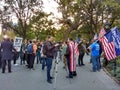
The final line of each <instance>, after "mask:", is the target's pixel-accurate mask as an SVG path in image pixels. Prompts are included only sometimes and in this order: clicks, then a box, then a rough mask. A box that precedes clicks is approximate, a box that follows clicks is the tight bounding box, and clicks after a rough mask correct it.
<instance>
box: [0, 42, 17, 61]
mask: <svg viewBox="0 0 120 90" xmlns="http://www.w3.org/2000/svg"><path fill="white" fill-rule="evenodd" d="M0 50H1V52H2V54H1V56H2V57H1V59H2V60H11V59H12V58H13V52H12V51H13V50H14V51H16V50H15V49H14V47H13V43H12V42H10V41H9V40H4V41H3V42H1V47H0Z"/></svg>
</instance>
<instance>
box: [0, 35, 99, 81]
mask: <svg viewBox="0 0 120 90" xmlns="http://www.w3.org/2000/svg"><path fill="white" fill-rule="evenodd" d="M100 45H101V44H100V43H99V41H98V40H97V39H96V40H94V41H93V42H92V43H91V45H90V43H87V44H86V45H85V43H84V40H83V39H81V40H80V41H74V40H73V39H72V38H70V39H68V41H66V42H63V43H62V42H57V43H56V42H53V37H52V36H48V37H47V40H46V41H44V42H39V41H35V40H34V41H31V40H25V41H24V42H23V43H22V45H21V49H20V52H17V51H16V49H15V48H14V46H13V40H10V38H9V37H8V36H6V37H4V40H3V41H2V42H1V46H0V50H1V53H0V67H1V68H2V73H5V71H6V65H8V72H9V73H11V72H12V70H11V61H12V60H13V64H16V60H17V59H18V55H19V57H20V58H19V59H20V64H21V65H23V64H24V65H26V67H27V68H28V69H30V70H35V67H34V63H35V62H36V64H42V65H41V66H42V70H44V69H45V66H46V67H47V75H46V76H47V82H48V83H52V79H54V77H52V76H51V68H52V63H53V59H55V58H56V57H57V52H58V51H59V52H60V56H59V57H60V60H61V61H63V68H65V69H68V72H69V75H68V76H66V78H73V77H75V76H77V71H76V67H77V66H78V67H80V66H84V65H85V63H84V60H83V58H84V55H85V53H86V54H87V55H90V56H91V61H90V62H91V63H92V65H93V67H92V71H93V72H96V71H100V69H101V64H100V55H101V48H100Z"/></svg>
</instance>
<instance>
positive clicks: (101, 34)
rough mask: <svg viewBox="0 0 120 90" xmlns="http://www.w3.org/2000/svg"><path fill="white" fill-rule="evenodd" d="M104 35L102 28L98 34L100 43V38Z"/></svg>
mask: <svg viewBox="0 0 120 90" xmlns="http://www.w3.org/2000/svg"><path fill="white" fill-rule="evenodd" d="M105 34H106V31H105V29H104V28H101V29H100V33H99V37H98V38H99V40H100V41H101V38H102V37H103V36H104V35H105Z"/></svg>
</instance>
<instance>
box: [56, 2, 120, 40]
mask: <svg viewBox="0 0 120 90" xmlns="http://www.w3.org/2000/svg"><path fill="white" fill-rule="evenodd" d="M55 1H56V2H57V3H58V4H59V7H58V10H59V12H61V13H62V19H60V20H59V22H60V23H62V25H63V26H64V27H66V30H65V33H64V36H65V37H68V36H69V35H70V34H71V32H73V31H75V30H84V29H85V30H86V27H88V28H87V29H88V31H89V32H88V35H92V36H93V35H94V34H95V33H98V32H99V30H100V27H101V26H102V25H103V24H104V21H108V20H109V21H110V22H111V24H113V23H114V21H116V19H118V20H119V19H120V17H119V14H120V9H119V8H120V6H119V3H120V2H119V0H109V1H108V0H55ZM89 38H91V36H90V37H89Z"/></svg>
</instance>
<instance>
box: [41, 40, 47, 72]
mask: <svg viewBox="0 0 120 90" xmlns="http://www.w3.org/2000/svg"><path fill="white" fill-rule="evenodd" d="M43 44H44V42H41V51H40V53H41V64H42V70H44V68H45V66H46V56H45V55H44V54H43Z"/></svg>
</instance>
